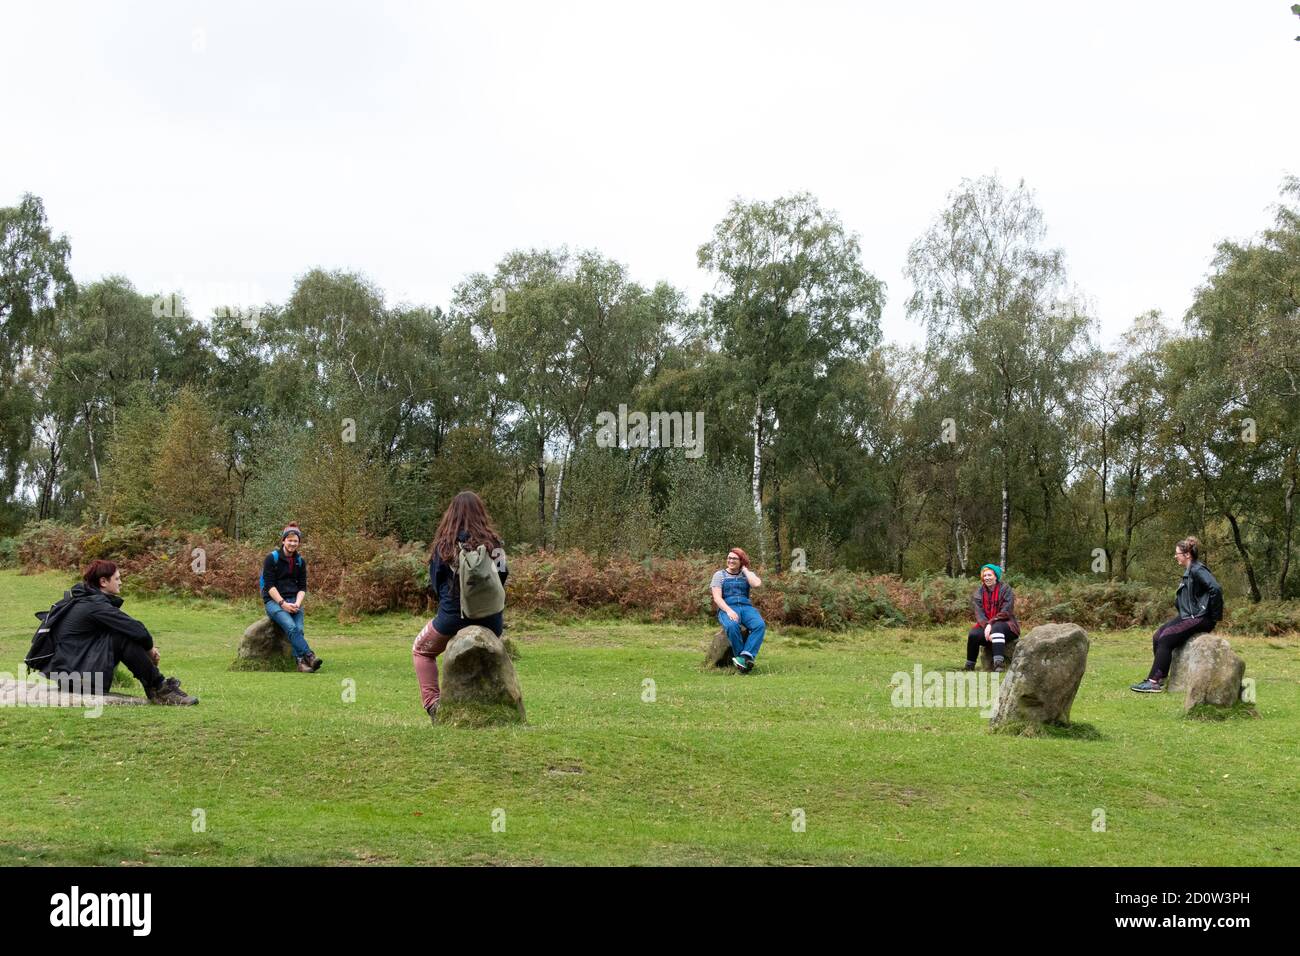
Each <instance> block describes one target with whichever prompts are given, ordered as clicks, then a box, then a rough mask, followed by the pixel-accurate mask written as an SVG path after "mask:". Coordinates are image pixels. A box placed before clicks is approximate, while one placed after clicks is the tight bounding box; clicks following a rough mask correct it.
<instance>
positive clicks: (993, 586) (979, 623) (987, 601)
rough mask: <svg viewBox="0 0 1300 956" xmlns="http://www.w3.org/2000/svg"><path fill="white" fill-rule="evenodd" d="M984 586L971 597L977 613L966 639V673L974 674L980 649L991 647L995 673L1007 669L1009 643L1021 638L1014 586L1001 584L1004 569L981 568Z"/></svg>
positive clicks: (995, 567) (981, 579) (990, 566)
mask: <svg viewBox="0 0 1300 956" xmlns="http://www.w3.org/2000/svg"><path fill="white" fill-rule="evenodd" d="M980 581H981V582H983V583H981V584H980V586H979V587H978V588H976V589H975V593H974V594H973V595H971V599H970V603H971V607H972V608H973V609H974V611H975V622H976V623H975V626H974V627H972V628H971V629H970V632H969V633H968V634H967V635H966V670H968V671H973V670H974V669H975V662H976V661H977V660H978V659H979V654H980V647H981V646H982V645H984V644H989V645H990V646H991V647H992V650H993V669H994V670H995V671H1000V670H1002V669H1003V668H1004V667H1005V666H1006V655H1005V654H1004V653H1003V652H1004V651H1005V649H1006V644H1007V641H1008V640H1012V641H1014V640H1015V639H1016V638H1018V637H1020V622H1019V621H1017V620H1016V594H1015V592H1014V591H1012V590H1011V585H1009V584H1004V583H1003V582H1002V569H1001V568H1000V567H998V566H997V565H996V564H986V565H984V566H983V567H982V568H980Z"/></svg>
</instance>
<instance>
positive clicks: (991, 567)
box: [980, 564, 1002, 581]
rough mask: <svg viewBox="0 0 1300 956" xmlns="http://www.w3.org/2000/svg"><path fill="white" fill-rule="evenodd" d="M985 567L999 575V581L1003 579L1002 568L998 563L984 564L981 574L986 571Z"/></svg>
mask: <svg viewBox="0 0 1300 956" xmlns="http://www.w3.org/2000/svg"><path fill="white" fill-rule="evenodd" d="M984 568H988V569H989V570H990V571H992V572H993V573H994V574H995V575H997V579H998V580H999V581H1001V580H1002V569H1001V568H1000V567H998V566H997V565H996V564H986V565H984V567H982V568H980V574H983V573H984Z"/></svg>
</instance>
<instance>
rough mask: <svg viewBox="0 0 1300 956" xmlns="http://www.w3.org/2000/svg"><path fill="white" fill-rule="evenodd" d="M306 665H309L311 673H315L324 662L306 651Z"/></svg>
mask: <svg viewBox="0 0 1300 956" xmlns="http://www.w3.org/2000/svg"><path fill="white" fill-rule="evenodd" d="M307 663H308V664H310V665H311V669H312V672H313V673H315V672H316V671H318V670H320V666H321V665H322V664H324V663H325V662H324V661H323V660H321V659H320V658H319V657H317V656H316V655H315V654H313V653H312V652H311V651H308V652H307Z"/></svg>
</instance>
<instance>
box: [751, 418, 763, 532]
mask: <svg viewBox="0 0 1300 956" xmlns="http://www.w3.org/2000/svg"><path fill="white" fill-rule="evenodd" d="M753 473H754V481H753V492H754V516H755V517H757V518H758V520H759V521H760V522H761V521H762V520H763V396H762V395H759V396H758V398H757V399H756V400H755V402H754V472H753Z"/></svg>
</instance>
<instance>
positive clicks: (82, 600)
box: [50, 582, 153, 690]
mask: <svg viewBox="0 0 1300 956" xmlns="http://www.w3.org/2000/svg"><path fill="white" fill-rule="evenodd" d="M64 597H65V598H75V599H76V603H74V604H73V605H72V607H70V608H69V609H68V611H67V613H66V614H65V615H64V617H63V619H62V620H61V621H60V622H59V625H58V628H57V629H56V633H55V635H54V639H55V646H54V657H53V659H52V660H51V661H50V673H59V672H63V673H66V674H86V673H88V674H102V675H103V680H104V689H105V690H108V688H110V687H111V686H112V684H113V668H114V667H115V666H117V661H116V660H114V658H113V635H114V634H124V635H126V636H127V637H129V638H130V639H131V640H133V641H139V642H140V644H141V646H143V647H144V649H145V650H149V649H151V648H152V647H153V636H152V635H150V633H149V629H148V628H146V627H145V626H144V625H143V624H141V623H140V622H139V621H137V620H136V619H135V618H133V617H131V616H130V615H129V614H126V613H124V612H123V611H122V610H121V607H122V599H121V598H120V597H118V596H117V595H116V594H105V593H104V592H103V591H101V590H99V589H98V588H92V587H89V586H88V585H86V584H85V583H84V582H78V583H77V584H75V585H73V586H72V588H71V589H70V590H69V591H67V592H66V593H65V594H64Z"/></svg>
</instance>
